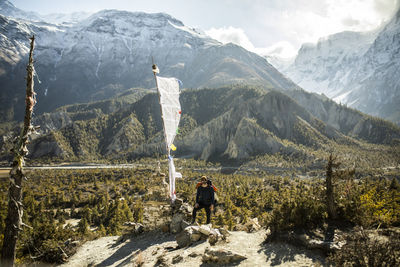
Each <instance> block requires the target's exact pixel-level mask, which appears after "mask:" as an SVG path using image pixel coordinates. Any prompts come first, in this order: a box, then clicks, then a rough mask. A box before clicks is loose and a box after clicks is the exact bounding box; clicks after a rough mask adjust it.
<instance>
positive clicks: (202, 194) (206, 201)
mask: <svg viewBox="0 0 400 267" xmlns="http://www.w3.org/2000/svg"><path fill="white" fill-rule="evenodd" d="M196 203H199V204H201V205H205V206H210V205H211V204H214V189H213V188H212V187H211V186H207V187H202V186H200V187H199V188H197V194H196Z"/></svg>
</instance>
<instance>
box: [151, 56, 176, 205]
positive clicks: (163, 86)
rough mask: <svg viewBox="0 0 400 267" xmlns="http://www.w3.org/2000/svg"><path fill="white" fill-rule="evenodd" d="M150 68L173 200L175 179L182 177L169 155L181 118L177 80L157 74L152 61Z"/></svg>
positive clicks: (173, 198)
mask: <svg viewBox="0 0 400 267" xmlns="http://www.w3.org/2000/svg"><path fill="white" fill-rule="evenodd" d="M152 70H153V74H154V78H155V81H156V87H157V92H158V100H159V103H160V109H161V117H162V121H163V130H164V140H165V147H166V154H167V157H168V170H169V175H168V176H169V196H170V198H171V201H172V202H174V201H175V199H176V191H175V179H176V178H181V177H182V175H181V174H180V173H178V172H176V171H175V166H174V160H173V157H172V156H171V150H176V147H175V145H174V144H173V142H174V139H175V136H176V134H177V132H178V125H179V121H180V118H181V104H180V103H179V94H180V91H179V81H178V79H176V78H165V77H159V76H157V73H159V72H160V71H159V69H158V67H157V65H156V64H154V62H153V66H152Z"/></svg>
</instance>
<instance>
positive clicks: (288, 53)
mask: <svg viewBox="0 0 400 267" xmlns="http://www.w3.org/2000/svg"><path fill="white" fill-rule="evenodd" d="M255 52H257V53H258V54H260V55H262V56H267V55H268V56H274V57H277V58H281V59H290V58H293V57H294V56H296V55H297V50H296V49H295V48H294V46H293V45H292V44H291V43H289V42H287V41H280V42H277V43H275V44H273V45H271V46H268V47H265V48H255Z"/></svg>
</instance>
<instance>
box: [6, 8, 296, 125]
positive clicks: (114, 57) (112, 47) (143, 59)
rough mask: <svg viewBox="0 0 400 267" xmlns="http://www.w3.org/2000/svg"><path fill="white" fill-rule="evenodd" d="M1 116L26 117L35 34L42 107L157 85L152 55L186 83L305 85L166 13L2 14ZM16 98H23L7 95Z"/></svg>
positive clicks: (168, 73) (288, 87)
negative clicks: (50, 19) (69, 17)
mask: <svg viewBox="0 0 400 267" xmlns="http://www.w3.org/2000/svg"><path fill="white" fill-rule="evenodd" d="M0 22H1V24H0V27H2V29H3V30H2V38H1V40H0V59H1V60H0V73H2V74H3V75H0V84H1V87H2V88H4V90H2V91H1V94H2V98H1V100H2V101H1V103H0V104H1V105H2V108H3V109H4V110H3V111H2V112H1V114H0V121H2V120H6V121H7V120H10V119H11V118H15V117H16V116H18V114H17V113H16V110H15V109H14V107H16V106H17V104H18V103H19V102H22V101H23V99H24V98H23V95H22V94H21V91H20V90H16V88H22V87H23V86H24V84H23V81H22V82H21V81H20V79H18V77H24V76H25V65H24V62H23V60H22V59H23V58H24V57H26V54H27V52H28V45H29V43H28V41H29V37H30V36H32V35H33V34H35V36H36V50H35V59H36V61H37V63H36V64H35V69H36V72H37V74H38V75H39V77H40V80H41V83H40V84H38V83H37V84H36V85H35V87H36V89H37V92H38V99H39V100H40V101H39V102H38V106H37V112H39V113H40V112H45V111H46V112H48V111H51V110H53V109H54V108H57V107H59V106H61V105H66V104H72V103H77V102H78V103H79V102H88V101H93V100H99V99H105V98H109V97H112V96H115V94H117V93H120V92H122V91H124V90H126V89H128V88H133V87H142V88H153V87H154V77H153V75H152V72H151V64H152V59H153V58H154V60H155V62H156V63H157V65H158V66H159V68H160V69H161V71H162V75H163V76H167V77H168V76H174V77H179V79H180V80H181V81H183V83H184V87H186V88H200V87H216V86H221V85H229V84H238V83H246V84H254V85H260V86H263V87H266V88H276V89H278V90H291V89H295V88H298V87H297V85H295V84H294V83H293V82H292V81H290V80H288V79H287V78H285V77H284V76H283V75H282V74H281V73H280V72H278V71H277V70H276V69H275V68H274V67H273V66H272V65H270V64H269V63H268V62H267V60H266V59H265V58H263V57H261V56H259V55H257V54H255V53H252V52H249V51H247V50H245V49H244V48H242V47H240V46H237V45H234V44H225V45H224V44H222V43H220V42H218V41H216V40H214V39H212V38H210V37H209V36H207V35H205V34H204V33H202V32H201V31H199V30H196V29H193V28H190V27H187V26H185V25H184V24H183V23H182V22H181V21H179V20H177V19H175V18H173V17H171V16H170V15H168V14H164V13H155V14H148V13H143V12H128V11H119V10H103V11H100V12H97V13H95V14H93V15H91V16H89V17H87V18H85V19H83V20H80V21H79V22H77V23H70V24H65V23H64V24H51V23H47V22H39V21H27V20H21V19H15V18H11V17H8V16H1V15H0ZM10 97H13V98H14V99H16V102H10V101H7V99H9V98H10Z"/></svg>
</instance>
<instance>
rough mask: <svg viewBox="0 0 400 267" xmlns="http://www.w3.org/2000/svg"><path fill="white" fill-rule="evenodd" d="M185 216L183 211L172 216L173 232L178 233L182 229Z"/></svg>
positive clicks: (170, 227)
mask: <svg viewBox="0 0 400 267" xmlns="http://www.w3.org/2000/svg"><path fill="white" fill-rule="evenodd" d="M184 218H185V215H184V214H182V213H175V214H174V215H173V216H172V220H171V224H170V226H169V229H170V231H171V233H173V234H176V233H179V232H180V231H182V226H181V223H182V221H183V219H184Z"/></svg>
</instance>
